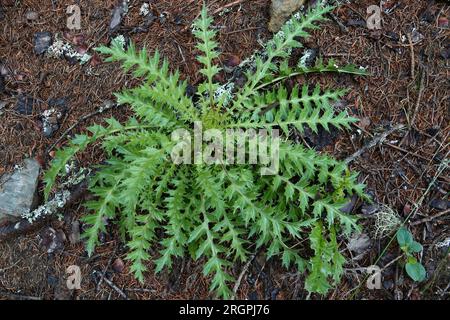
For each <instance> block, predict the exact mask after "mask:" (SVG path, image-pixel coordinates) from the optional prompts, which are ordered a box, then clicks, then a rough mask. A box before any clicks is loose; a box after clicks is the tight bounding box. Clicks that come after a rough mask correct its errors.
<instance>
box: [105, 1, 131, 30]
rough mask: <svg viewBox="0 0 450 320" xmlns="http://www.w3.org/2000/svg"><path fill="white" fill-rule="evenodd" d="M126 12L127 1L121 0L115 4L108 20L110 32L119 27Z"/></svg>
mask: <svg viewBox="0 0 450 320" xmlns="http://www.w3.org/2000/svg"><path fill="white" fill-rule="evenodd" d="M127 12H128V2H127V1H125V0H124V1H122V2H120V3H119V5H118V6H116V7H115V8H114V9H113V11H112V16H111V21H110V22H109V30H110V31H111V32H115V31H117V29H118V28H119V27H120V24H121V23H122V19H123V17H124V16H125V15H126V14H127Z"/></svg>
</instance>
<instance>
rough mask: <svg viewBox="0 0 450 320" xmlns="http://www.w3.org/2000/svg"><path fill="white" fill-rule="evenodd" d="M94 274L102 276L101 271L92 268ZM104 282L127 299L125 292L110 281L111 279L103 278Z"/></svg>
mask: <svg viewBox="0 0 450 320" xmlns="http://www.w3.org/2000/svg"><path fill="white" fill-rule="evenodd" d="M94 274H97V275H98V276H102V274H101V272H99V271H97V270H94ZM104 280H105V282H106V283H107V284H108V286H110V287H111V288H112V289H113V290H114V291H116V292H117V293H118V294H119V295H120V296H121V297H122V298H124V299H125V300H129V299H128V296H127V295H126V294H125V292H123V291H122V289H120V288H119V287H118V286H116V285H115V284H114V282H112V281H111V280H109V279H108V278H106V277H105V278H104Z"/></svg>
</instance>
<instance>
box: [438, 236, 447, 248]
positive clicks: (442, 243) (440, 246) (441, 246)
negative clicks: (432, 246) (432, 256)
mask: <svg viewBox="0 0 450 320" xmlns="http://www.w3.org/2000/svg"><path fill="white" fill-rule="evenodd" d="M436 247H437V248H446V247H450V238H447V239H445V240H444V241H442V242H438V243H436Z"/></svg>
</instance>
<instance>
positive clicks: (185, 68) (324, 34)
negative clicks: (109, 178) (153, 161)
mask: <svg viewBox="0 0 450 320" xmlns="http://www.w3.org/2000/svg"><path fill="white" fill-rule="evenodd" d="M142 2H143V1H132V3H133V6H132V8H131V10H130V12H129V14H128V15H127V16H126V17H125V18H124V22H123V24H122V27H121V29H120V31H119V33H121V34H125V35H127V36H129V37H130V38H131V39H132V40H133V41H134V42H135V43H136V44H137V46H138V47H142V46H144V45H145V46H146V47H147V48H149V49H150V51H153V50H156V49H158V50H159V51H160V53H161V55H162V56H164V57H166V58H168V59H169V61H170V62H171V66H172V68H174V69H175V68H178V69H179V70H180V72H181V74H182V76H183V77H185V78H186V79H188V80H189V82H190V83H191V84H193V85H195V84H196V83H197V81H198V80H199V75H198V72H197V70H198V67H199V66H198V63H197V62H196V60H195V56H196V49H195V48H194V39H193V37H192V35H191V33H190V29H189V26H190V25H191V22H192V20H193V19H194V18H195V17H196V16H197V15H198V13H199V10H200V7H201V3H202V1H192V0H191V1H184V0H183V1H181V0H158V1H152V3H153V4H152V7H151V9H152V11H153V13H154V14H155V15H156V16H159V15H160V14H162V15H163V16H164V17H165V18H164V19H157V20H156V21H155V22H154V23H153V24H152V25H151V26H150V28H149V30H148V31H147V32H144V33H133V32H132V29H133V27H135V26H138V25H140V24H142V17H140V16H139V14H138V12H139V7H140V5H141V3H142ZM231 2H232V1H230V0H212V1H207V3H208V7H209V9H210V12H213V11H215V10H218V9H220V8H222V7H223V6H225V5H226V4H228V3H231ZM369 2H371V3H368V2H367V1H356V2H354V3H352V4H350V5H348V4H347V5H343V6H342V7H340V8H339V9H337V10H335V12H334V14H335V16H336V17H337V19H338V21H340V22H342V23H343V24H344V25H348V23H349V21H351V20H358V19H359V20H360V19H361V17H363V18H365V17H366V8H367V6H368V5H370V4H376V3H378V1H369ZM372 2H373V3H372ZM391 2H392V3H394V1H391ZM3 3H4V1H2V7H1V8H2V9H3V17H2V14H0V26H1V27H2V33H1V34H0V62H1V63H2V65H4V66H6V68H7V70H8V72H9V75H8V76H6V84H5V85H6V91H4V92H1V91H0V101H5V102H6V103H7V105H6V107H5V108H4V109H3V110H1V111H0V120H1V121H0V174H1V173H2V172H5V171H10V170H11V169H12V168H13V166H14V165H15V164H17V163H20V161H21V160H22V159H23V158H26V157H30V156H31V157H36V158H38V159H39V160H40V161H41V162H42V164H43V165H44V166H46V165H47V164H48V161H49V160H50V159H51V152H50V153H48V152H47V150H48V148H49V146H51V145H52V144H53V143H54V142H55V141H58V139H59V138H60V137H61V134H62V133H63V132H64V131H65V130H66V129H67V128H69V127H70V126H71V125H73V124H75V123H77V121H78V120H79V119H80V118H81V117H83V116H85V115H87V114H90V113H92V112H94V111H96V110H97V109H98V108H99V107H100V106H101V105H102V103H103V102H104V101H106V100H112V99H113V95H112V94H113V93H114V92H117V91H119V90H120V89H121V88H124V87H131V86H133V84H134V83H135V81H136V80H131V78H130V77H129V75H124V73H123V72H122V71H121V70H120V69H119V67H118V65H117V64H108V63H101V64H98V65H92V64H87V65H85V66H80V65H79V64H70V63H69V62H68V61H67V60H64V59H53V58H48V57H44V56H36V55H35V54H34V52H33V34H34V33H35V32H40V31H50V32H52V33H53V34H56V33H59V34H60V36H61V37H62V36H63V35H65V36H66V37H69V38H70V37H73V35H75V33H73V32H69V31H68V30H67V29H66V26H65V24H66V17H67V15H66V13H65V11H66V7H67V6H68V5H71V4H73V1H57V2H55V4H54V5H52V1H37V0H25V1H20V4H15V1H12V0H11V1H6V4H3ZM17 3H19V2H17ZM115 5H116V1H113V0H108V1H100V0H89V1H83V2H82V4H81V9H82V17H83V18H82V30H81V31H80V32H79V33H78V35H82V36H83V37H84V39H85V42H86V45H87V46H88V47H95V46H97V45H99V44H106V43H108V42H109V40H110V35H109V34H108V27H109V20H110V13H111V11H112V9H113V8H114V6H115ZM269 6H270V0H252V1H250V0H249V1H242V3H241V4H239V5H236V6H232V7H231V8H230V10H229V12H223V11H221V13H220V12H218V13H216V14H215V16H214V24H215V25H216V26H218V27H219V39H218V40H219V43H220V44H221V50H222V56H221V61H224V60H226V59H227V58H228V57H229V56H237V57H238V58H239V59H242V60H243V59H245V58H246V57H248V56H249V55H251V54H252V53H253V52H254V51H255V50H258V49H259V48H260V45H259V41H262V42H265V41H266V40H267V39H269V38H270V36H271V35H270V33H269V32H268V30H267V22H268V19H269ZM27 11H35V12H37V13H39V19H38V20H36V21H31V22H30V21H27V20H26V18H25V14H26V12H27ZM426 12H429V13H430V14H431V15H432V18H430V19H429V21H428V22H426V21H422V18H423V16H424V13H426ZM449 14H450V8H449V6H448V5H444V4H443V3H439V2H438V3H436V4H433V3H431V4H429V2H428V1H412V0H407V1H402V5H401V6H400V7H398V8H395V9H394V10H393V12H392V13H390V14H383V24H382V29H381V30H379V31H370V30H368V29H367V28H366V27H361V26H347V27H346V29H345V30H343V29H341V28H340V27H339V25H338V23H336V21H333V20H330V21H328V22H326V23H324V24H323V28H322V29H320V30H317V31H315V32H314V33H313V36H312V37H311V38H309V39H308V40H307V41H305V45H306V46H307V47H310V48H318V49H319V51H320V54H321V55H322V56H323V57H324V58H325V59H329V58H334V59H336V60H337V62H338V64H345V63H354V64H356V65H361V66H367V67H368V71H369V72H370V76H367V77H355V76H348V75H343V76H339V75H338V76H336V75H332V76H328V75H326V76H323V75H320V76H311V77H308V78H303V77H299V78H298V79H297V82H299V83H301V82H304V81H306V80H307V81H308V82H312V83H314V82H319V83H321V84H322V86H323V87H347V88H350V89H351V90H350V93H349V94H348V95H347V97H346V98H345V102H346V106H345V107H346V108H347V109H348V110H349V111H350V112H351V113H352V114H353V115H354V116H356V117H358V118H360V119H361V120H362V121H361V122H360V123H359V124H358V127H359V130H360V133H358V132H357V129H358V128H354V130H352V131H351V132H344V133H340V134H338V135H337V140H336V141H335V143H331V144H330V143H325V144H326V145H328V146H326V148H325V149H324V152H329V153H330V154H333V155H335V156H336V157H338V158H345V157H347V156H349V155H351V154H352V153H354V152H355V151H357V150H359V149H360V148H361V147H363V146H364V145H365V144H366V143H367V142H368V141H369V140H371V139H372V137H373V135H375V134H377V133H379V132H383V131H385V130H386V129H387V128H388V127H389V126H393V125H396V124H399V123H403V124H405V125H406V130H404V131H399V132H396V133H394V134H392V135H391V136H389V137H388V139H387V141H385V143H382V144H380V145H378V146H376V147H374V148H372V149H370V150H368V151H367V152H365V153H364V154H363V155H362V156H361V157H360V158H358V159H357V160H356V161H354V162H353V163H352V169H354V170H358V171H360V172H361V177H362V178H363V179H364V181H365V183H366V184H367V186H368V190H369V191H371V193H372V194H373V196H374V199H376V201H378V202H380V203H384V204H386V205H388V206H390V207H391V208H393V209H394V210H396V211H397V212H399V214H400V215H401V216H402V217H403V218H405V217H406V216H407V215H408V213H409V212H410V210H411V208H413V207H414V204H415V203H417V202H418V201H419V199H420V198H421V197H422V195H423V194H424V192H426V190H427V188H428V186H429V184H430V182H431V180H432V178H433V177H434V175H435V174H436V172H437V169H438V167H439V165H440V164H441V163H442V161H443V160H445V159H448V152H449V147H448V143H449V130H448V129H449V121H448V120H449V106H450V104H449V94H448V92H449V90H448V88H449V83H448V78H449V60H448V59H445V58H443V57H442V54H443V51H444V50H447V52H448V50H449V45H450V44H449V40H448V36H449V29H448V28H443V27H442V26H440V24H441V23H442V22H439V19H440V18H445V17H447V18H448V17H449ZM413 28H415V29H416V30H417V31H418V32H420V34H422V35H423V39H422V40H421V41H420V42H418V43H415V44H410V43H409V41H408V40H406V41H405V42H402V41H401V40H400V41H396V40H393V39H391V38H395V37H399V38H400V39H401V37H402V36H404V35H408V34H411V32H412V30H413ZM299 54H300V52H294V56H295V55H297V56H298V55H299ZM447 54H448V53H447ZM226 77H227V75H225V74H223V75H222V77H219V79H218V81H225V80H226ZM422 79H423V80H422ZM0 89H1V88H0ZM21 93H22V94H26V95H28V96H32V97H33V98H34V99H35V101H36V103H35V105H34V108H33V113H32V114H31V115H29V116H25V115H21V114H19V113H17V112H16V111H15V105H16V102H17V99H18V96H19V94H21ZM61 97H67V101H68V104H67V105H68V112H67V114H66V116H65V117H64V119H63V121H62V125H61V128H60V129H59V130H58V131H57V132H56V133H55V134H54V135H53V136H52V137H51V138H46V137H44V135H43V134H42V124H41V120H40V114H41V113H42V111H44V110H46V109H47V108H48V105H47V102H48V100H49V99H52V98H61ZM2 112H3V113H2ZM112 115H113V116H115V117H116V118H118V119H120V120H123V119H126V117H127V116H128V115H129V111H128V110H127V109H126V108H125V107H120V109H115V110H113V111H110V112H106V113H105V114H102V115H99V116H96V117H92V118H90V119H89V120H88V121H85V122H82V123H80V124H79V125H78V126H77V127H76V128H75V130H74V132H72V133H76V132H80V131H83V130H84V129H85V128H86V126H89V125H91V124H93V123H101V122H102V120H103V119H105V118H107V117H110V116H112ZM67 138H68V137H63V139H61V142H60V143H58V147H60V146H62V145H64V143H66V142H67ZM313 138H314V137H313ZM324 139H325V140H327V139H329V138H327V137H325V138H324ZM77 159H78V161H79V162H80V164H82V165H83V166H90V165H92V164H95V163H98V162H100V161H101V160H102V153H101V151H99V150H96V149H91V150H90V152H86V153H83V154H82V155H79V156H78V158H77ZM448 189H449V179H448V170H447V171H446V172H444V173H443V174H442V175H440V176H439V177H438V178H437V180H436V183H435V184H434V186H432V187H431V188H430V190H429V192H427V195H426V197H425V198H424V201H423V203H422V205H421V206H420V209H419V210H418V213H417V214H415V215H414V216H413V217H412V218H411V221H412V222H413V223H414V222H415V221H419V220H421V219H423V218H427V217H433V216H434V215H436V214H438V213H439V210H436V209H432V208H431V207H430V202H431V201H432V200H434V199H446V196H447V195H448ZM84 210H85V209H84V208H83V207H82V202H80V203H79V204H76V205H74V206H72V207H71V208H69V209H67V210H66V211H65V212H64V213H63V214H64V219H63V220H62V221H61V222H59V221H53V222H49V225H51V226H52V227H53V228H54V229H57V230H63V231H64V232H65V233H66V234H67V235H69V234H70V225H71V222H72V221H75V220H77V219H79V217H80V216H82V215H83V214H84ZM354 213H360V204H357V205H356V206H355V209H354ZM430 220H431V219H430ZM362 224H363V225H364V226H365V227H366V229H365V230H366V232H368V233H370V232H371V230H372V229H373V219H370V218H367V217H365V218H364V217H363V219H362ZM449 229H450V228H449V217H448V214H447V215H442V216H440V217H438V218H436V219H433V220H431V221H429V222H424V223H417V224H416V225H415V226H413V227H412V230H413V231H414V236H415V238H416V239H418V240H420V241H421V242H422V244H424V248H425V250H424V254H423V257H422V262H423V263H424V264H425V265H426V267H427V269H428V271H429V272H430V273H431V274H432V277H431V279H429V280H428V281H426V282H425V283H422V284H419V285H417V284H414V283H413V282H412V281H410V280H409V279H408V277H407V276H406V275H405V274H403V272H402V268H401V266H400V265H399V264H398V263H394V264H393V265H392V266H391V267H389V268H387V270H386V281H392V283H393V285H392V286H388V285H386V286H387V288H384V289H382V290H378V291H369V290H357V288H359V287H361V288H363V287H364V288H365V286H360V282H361V281H363V275H361V274H359V276H357V275H355V273H354V272H352V271H351V269H356V268H360V267H362V266H367V265H370V264H371V262H374V261H375V260H376V258H377V257H379V256H380V254H381V253H382V251H383V249H384V247H385V246H386V242H387V241H385V240H383V241H379V240H377V241H374V242H373V245H372V248H371V250H370V251H369V252H367V253H366V255H365V256H364V257H363V259H362V260H359V261H355V260H352V259H351V253H349V252H348V251H347V250H345V254H346V255H347V256H348V257H349V259H350V261H351V263H350V264H349V265H348V269H349V271H348V273H347V275H346V277H344V279H343V281H342V283H341V285H340V286H338V287H337V288H336V289H335V291H333V292H331V293H330V295H329V296H328V298H330V299H349V298H352V297H356V298H384V299H394V298H396V297H398V296H399V294H400V293H399V292H401V294H402V296H403V298H405V299H426V298H438V299H440V298H443V297H447V298H448V294H449V293H448V284H449V281H450V274H449V270H448V261H447V262H446V260H445V259H447V253H445V252H443V251H442V250H438V249H436V247H435V244H436V243H438V242H441V241H443V240H444V239H446V238H448V237H449V234H450V232H449V231H450V230H449ZM40 233H42V230H40V231H38V232H36V233H34V234H29V235H25V236H22V237H20V238H18V239H15V240H12V241H7V242H0V298H2V297H4V298H17V297H19V296H20V295H25V296H28V297H40V298H47V299H71V298H72V299H121V297H120V295H119V293H118V292H117V291H115V290H114V289H112V288H111V286H109V285H107V283H105V281H103V283H102V284H101V285H100V286H98V288H96V286H97V285H96V282H97V279H96V278H95V276H93V271H94V270H97V271H99V272H100V273H101V272H103V270H107V272H106V277H107V278H108V279H110V280H111V281H112V282H113V283H114V284H115V285H116V286H117V287H118V288H121V289H122V290H124V291H125V292H126V293H127V295H128V296H129V297H130V298H138V299H182V298H193V299H196V298H197V299H203V298H207V297H210V294H209V292H208V286H209V282H208V279H205V278H204V277H203V276H202V274H201V263H195V262H193V261H191V260H189V259H186V260H182V261H181V260H180V261H178V263H176V266H175V270H174V271H173V272H172V273H163V274H161V275H158V276H154V275H153V273H152V272H151V271H150V272H148V274H147V278H146V281H145V285H144V286H143V285H141V284H139V283H138V282H137V281H136V280H135V279H134V278H133V276H132V275H130V274H129V273H128V268H129V265H128V263H127V262H125V269H124V271H123V272H122V273H114V272H113V271H112V269H111V263H112V262H113V261H114V260H116V259H117V258H122V259H124V257H125V255H126V248H125V247H124V245H123V244H122V243H121V242H120V241H119V239H118V238H117V237H115V236H113V234H115V233H114V232H113V231H111V233H110V234H108V235H106V236H105V239H104V244H103V245H102V246H101V247H99V248H98V249H97V251H96V254H95V255H94V256H93V257H90V258H88V257H87V255H86V253H85V251H84V247H83V244H81V243H79V244H76V245H72V244H70V243H69V242H68V241H66V242H65V248H64V250H63V251H62V252H59V253H56V254H50V255H49V254H47V253H46V251H45V249H43V248H42V246H41V245H40V244H39V234H40ZM398 253H399V252H398V248H397V246H395V245H392V246H391V247H390V248H389V250H388V251H387V254H385V255H384V258H383V259H382V262H383V261H384V262H383V263H384V264H386V263H388V262H389V261H390V260H392V259H393V258H396V257H397V256H398ZM258 262H259V259H258V258H256V259H255V262H254V263H253V264H252V266H251V267H250V268H249V271H248V277H247V279H246V281H242V283H241V286H240V290H239V297H241V298H252V297H256V298H263V299H267V298H274V297H276V298H278V299H280V298H284V299H296V298H305V297H306V295H307V293H306V292H305V291H304V289H303V282H304V279H303V278H302V276H301V275H298V274H296V273H295V270H290V272H286V271H283V270H282V269H281V268H280V267H279V262H277V261H270V262H269V263H267V264H264V263H262V262H261V263H258ZM442 263H444V267H443V268H442V267H441V266H442ZM70 265H79V266H80V267H81V271H82V274H83V280H82V285H81V290H77V291H74V292H70V291H68V290H67V289H65V288H66V285H65V282H66V280H65V279H66V278H67V275H66V274H65V270H66V268H67V267H68V266H70ZM149 268H150V270H151V268H152V265H151V263H149ZM234 269H235V270H233V272H234V274H235V275H236V276H237V275H239V273H240V270H241V269H242V266H240V265H237V266H235V268H234ZM252 279H253V280H254V281H253V282H252V281H251V280H252ZM255 281H256V284H253V283H254V282H255ZM446 286H447V293H445V292H444V293H443V294H441V293H440V291H439V290H440V289H445V288H446ZM353 295H354V296H353ZM315 298H319V297H315Z"/></svg>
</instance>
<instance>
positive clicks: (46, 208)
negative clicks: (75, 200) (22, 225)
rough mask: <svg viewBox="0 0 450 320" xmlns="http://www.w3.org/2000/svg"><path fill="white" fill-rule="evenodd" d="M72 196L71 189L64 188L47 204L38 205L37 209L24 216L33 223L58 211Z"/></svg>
mask: <svg viewBox="0 0 450 320" xmlns="http://www.w3.org/2000/svg"><path fill="white" fill-rule="evenodd" d="M69 198H70V191H68V190H63V191H61V192H59V193H57V194H56V195H55V197H54V198H53V199H52V200H50V201H48V202H47V203H46V204H44V205H42V206H40V207H38V208H37V209H36V210H33V211H31V212H27V213H24V214H23V215H22V217H23V218H24V219H26V220H28V222H29V223H33V222H35V221H36V220H38V219H40V218H43V217H45V216H49V215H53V214H55V213H57V211H58V209H61V208H63V207H64V206H65V205H66V203H67V200H69Z"/></svg>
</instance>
